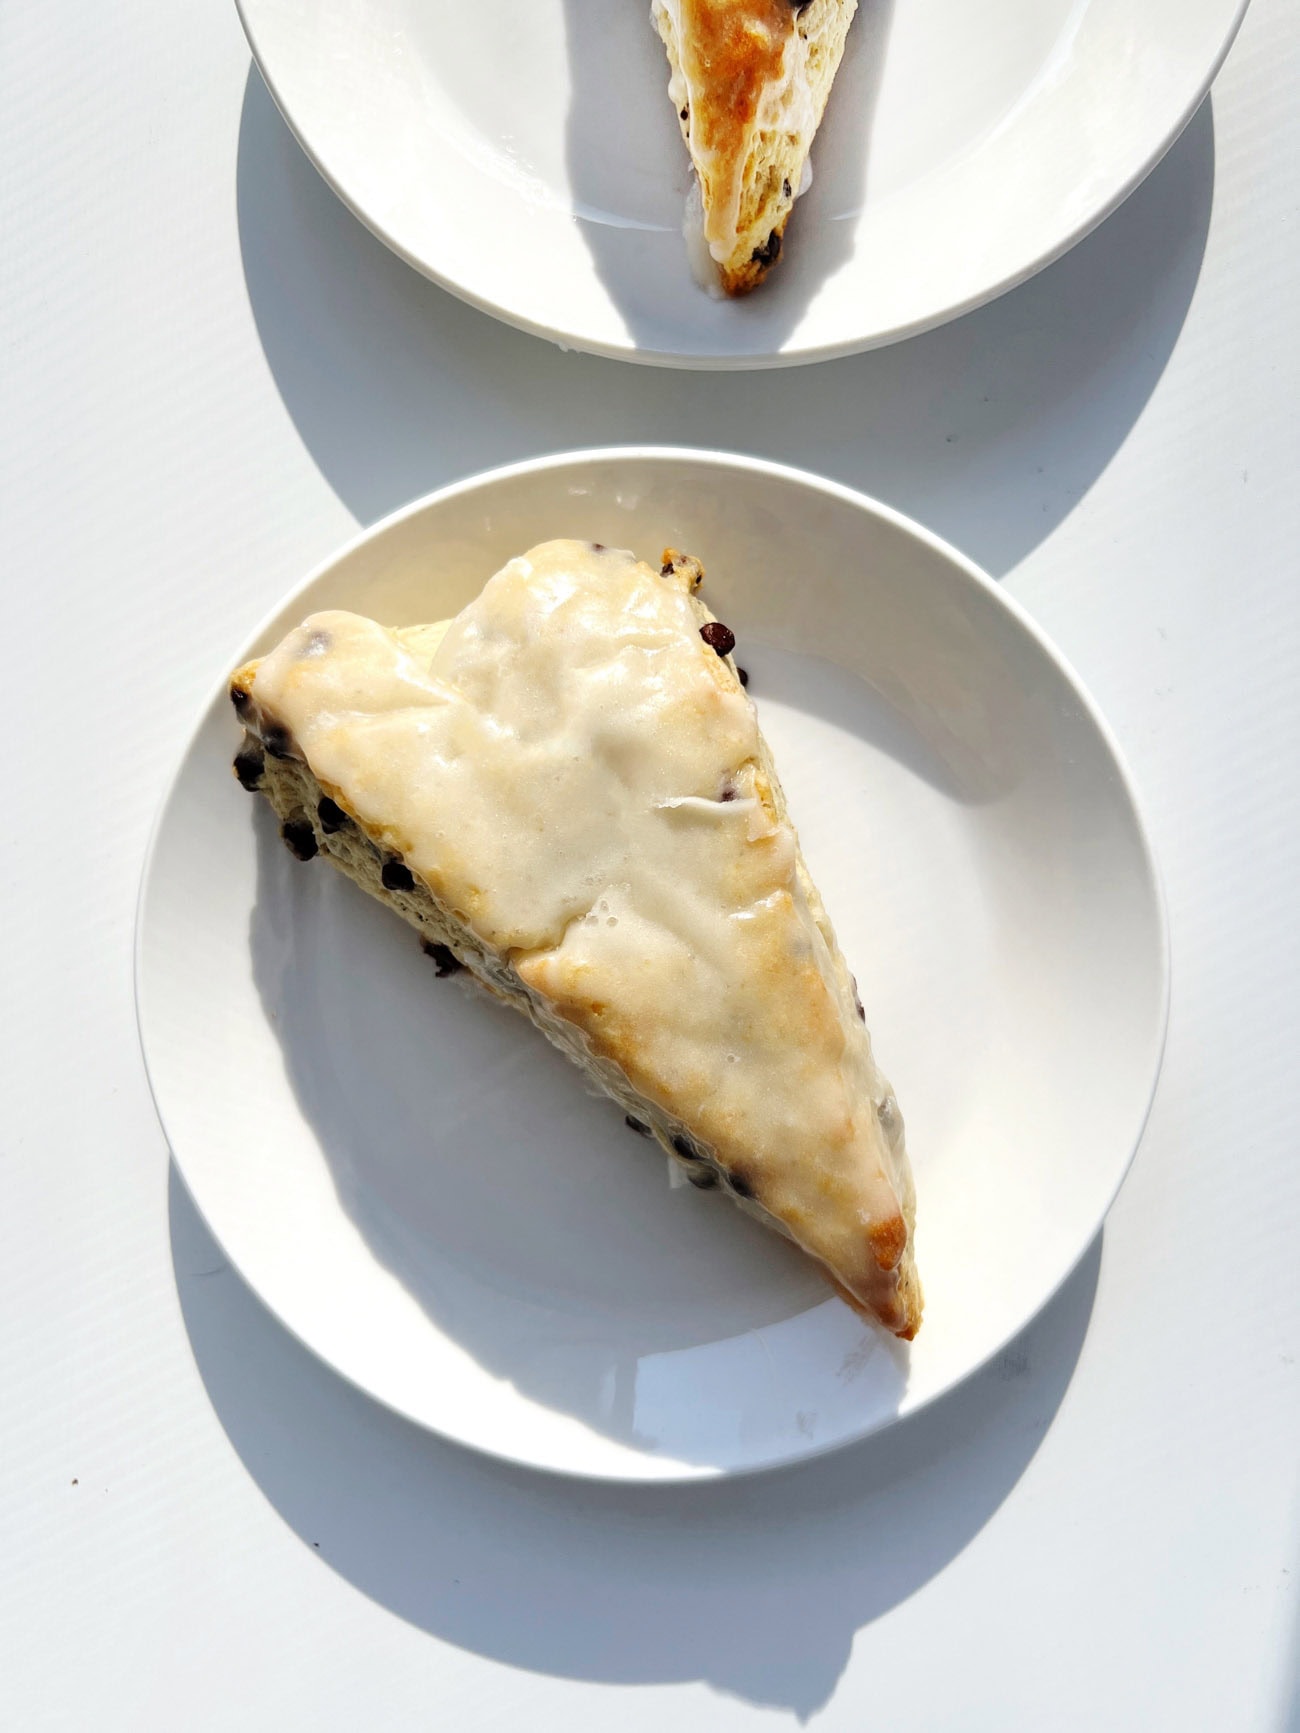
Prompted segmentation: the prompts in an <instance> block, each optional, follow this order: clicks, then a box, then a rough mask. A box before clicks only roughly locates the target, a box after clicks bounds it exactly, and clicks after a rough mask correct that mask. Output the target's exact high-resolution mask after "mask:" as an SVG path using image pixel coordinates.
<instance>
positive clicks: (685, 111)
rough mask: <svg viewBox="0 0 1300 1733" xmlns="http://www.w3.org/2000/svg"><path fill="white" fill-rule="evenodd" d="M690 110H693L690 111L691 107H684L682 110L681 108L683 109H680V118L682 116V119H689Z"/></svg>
mask: <svg viewBox="0 0 1300 1733" xmlns="http://www.w3.org/2000/svg"><path fill="white" fill-rule="evenodd" d="M690 112H691V111H690V109H689V108H683V109H682V110H681V111H680V115H679V118H680V119H682V120H686V119H688V118H689V116H690Z"/></svg>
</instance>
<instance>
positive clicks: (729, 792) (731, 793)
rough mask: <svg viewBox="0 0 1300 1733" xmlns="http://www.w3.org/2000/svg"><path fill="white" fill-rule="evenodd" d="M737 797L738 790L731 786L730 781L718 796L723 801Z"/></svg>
mask: <svg viewBox="0 0 1300 1733" xmlns="http://www.w3.org/2000/svg"><path fill="white" fill-rule="evenodd" d="M735 798H736V791H735V789H734V788H733V787H732V786H731V784H730V783H728V784H727V786H726V787H725V788H724V789H723V791H722V793H721V794H720V795H719V796H718V799H719V800H721V801H728V800H734V799H735Z"/></svg>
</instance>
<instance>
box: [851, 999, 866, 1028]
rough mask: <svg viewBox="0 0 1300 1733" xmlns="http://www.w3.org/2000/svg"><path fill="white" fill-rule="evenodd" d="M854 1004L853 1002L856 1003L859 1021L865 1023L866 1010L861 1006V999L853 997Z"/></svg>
mask: <svg viewBox="0 0 1300 1733" xmlns="http://www.w3.org/2000/svg"><path fill="white" fill-rule="evenodd" d="M854 1004H855V1005H856V1006H857V1008H858V1019H859V1021H860V1022H863V1023H865V1022H866V1020H867V1013H866V1011H865V1009H864V1008H863V1004H862V1001H861V999H855V1000H854Z"/></svg>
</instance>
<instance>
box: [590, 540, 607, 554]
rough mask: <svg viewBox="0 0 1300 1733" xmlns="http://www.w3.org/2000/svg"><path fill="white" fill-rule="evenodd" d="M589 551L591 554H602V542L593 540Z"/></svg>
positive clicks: (603, 548) (603, 549)
mask: <svg viewBox="0 0 1300 1733" xmlns="http://www.w3.org/2000/svg"><path fill="white" fill-rule="evenodd" d="M591 551H592V553H593V554H603V553H604V551H605V544H604V542H593V543H592V544H591Z"/></svg>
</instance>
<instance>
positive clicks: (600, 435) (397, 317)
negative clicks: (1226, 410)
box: [237, 71, 1214, 576]
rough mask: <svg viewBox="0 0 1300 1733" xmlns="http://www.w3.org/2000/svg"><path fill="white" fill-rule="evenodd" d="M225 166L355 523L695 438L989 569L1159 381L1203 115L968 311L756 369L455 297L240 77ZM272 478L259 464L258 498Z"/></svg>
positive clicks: (262, 285)
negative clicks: (814, 362)
mask: <svg viewBox="0 0 1300 1733" xmlns="http://www.w3.org/2000/svg"><path fill="white" fill-rule="evenodd" d="M669 118H671V117H669ZM237 175H238V182H237V213H238V223H239V237H240V245H241V249H242V255H243V265H244V273H245V278H246V281H247V286H248V294H249V299H250V302H251V306H252V311H253V316H254V319H255V321H256V325H257V330H258V334H259V336H260V338H261V341H262V345H263V348H264V350H265V353H266V357H267V361H268V364H269V366H270V370H271V373H272V376H273V378H274V380H275V383H276V385H277V386H278V388H279V391H280V393H281V396H282V397H283V400H284V403H285V406H286V408H287V410H288V412H289V414H290V416H291V417H292V418H293V421H294V423H295V425H296V426H297V428H298V431H299V433H300V434H301V436H302V439H303V441H304V444H305V445H306V447H307V449H308V450H309V451H310V453H311V455H312V457H313V458H314V459H315V461H316V463H317V464H318V465H319V467H320V469H321V472H322V474H323V475H324V476H325V478H326V480H327V481H328V482H329V483H330V485H331V486H332V487H333V488H334V489H335V491H336V492H337V493H338V495H339V497H340V498H341V499H342V500H343V501H344V503H345V504H346V505H347V506H348V507H349V508H350V509H351V511H352V512H354V513H355V515H356V516H357V517H358V518H359V519H360V520H362V521H363V522H369V521H373V520H374V519H375V518H377V517H380V516H382V515H383V514H384V513H385V512H387V511H389V510H391V509H392V508H394V507H396V506H398V505H400V504H402V503H403V502H405V501H406V500H408V499H410V498H412V497H414V496H416V495H418V494H421V493H424V492H426V491H428V490H429V489H431V488H434V487H437V486H440V485H442V484H443V483H445V482H447V481H449V480H452V479H455V478H456V477H459V476H464V475H468V474H470V473H472V472H473V471H474V470H476V469H479V468H482V467H484V466H487V465H493V464H498V463H503V462H507V461H510V460H512V459H515V458H522V457H529V456H533V455H535V454H538V453H541V452H545V451H558V450H564V449H566V448H573V447H576V446H587V445H599V444H604V443H627V442H637V443H642V442H657V443H666V444H690V445H696V446H716V447H720V448H723V449H732V450H743V451H752V452H755V453H758V454H759V455H762V456H765V457H772V458H776V459H780V460H782V461H785V462H790V463H794V464H798V465H801V466H803V467H805V468H809V469H814V470H818V471H820V472H822V473H824V474H826V475H829V476H832V477H834V478H835V479H837V480H839V481H843V482H846V483H848V484H849V485H851V486H854V487H859V488H862V489H864V490H865V491H866V492H868V493H870V494H873V495H875V496H876V497H877V498H879V499H882V500H884V501H886V502H887V503H889V504H890V505H893V506H896V507H898V508H899V509H900V510H902V511H905V512H908V513H910V514H911V515H913V516H915V517H917V518H919V519H921V520H922V521H923V522H925V523H926V524H927V525H928V526H929V527H930V528H931V529H934V530H936V531H937V532H939V533H940V534H941V535H944V536H946V537H947V538H949V539H950V540H951V541H953V542H955V543H957V544H958V545H959V546H960V547H962V548H963V549H964V550H965V551H966V552H967V553H968V554H970V555H971V556H972V557H973V558H974V559H976V560H978V561H979V562H980V563H981V564H983V565H984V566H985V567H986V568H987V569H988V570H990V571H991V572H993V573H994V574H995V575H998V576H1001V575H1003V574H1005V573H1006V572H1007V571H1008V570H1009V569H1010V568H1011V567H1012V566H1014V565H1015V564H1016V563H1017V562H1018V561H1019V560H1020V559H1022V558H1023V557H1024V555H1025V554H1027V553H1028V552H1029V551H1030V550H1031V549H1033V548H1034V547H1036V546H1037V545H1038V543H1039V542H1040V541H1042V540H1043V539H1044V538H1045V537H1046V536H1047V535H1048V534H1049V533H1050V532H1051V531H1052V530H1053V529H1054V528H1055V526H1056V525H1057V524H1058V523H1060V521H1061V520H1062V518H1064V517H1065V515H1066V514H1067V513H1068V512H1069V511H1070V509H1071V508H1072V507H1073V506H1074V505H1075V504H1076V503H1077V502H1078V500H1079V499H1080V498H1081V497H1082V496H1083V495H1084V494H1085V493H1086V492H1087V490H1088V488H1089V487H1090V486H1091V485H1092V483H1093V482H1094V481H1095V480H1096V479H1097V477H1098V476H1099V475H1100V474H1101V472H1102V470H1103V469H1105V467H1106V465H1107V464H1108V463H1109V462H1110V460H1111V458H1112V457H1113V456H1114V454H1115V452H1116V451H1117V450H1118V449H1119V447H1120V446H1121V445H1122V443H1123V441H1124V439H1125V438H1126V436H1127V434H1128V432H1129V430H1130V428H1131V427H1132V426H1133V424H1134V422H1135V421H1136V420H1137V419H1138V417H1139V415H1140V414H1141V412H1142V410H1143V407H1144V406H1145V404H1146V402H1147V400H1148V399H1149V397H1150V396H1151V393H1152V392H1153V391H1154V390H1155V387H1156V385H1157V384H1158V382H1159V380H1160V377H1161V374H1162V373H1163V371H1164V368H1165V365H1166V363H1167V362H1168V360H1169V356H1170V353H1171V351H1172V349H1173V347H1174V344H1175V341H1176V340H1177V337H1178V333H1179V331H1180V329H1181V328H1182V324H1183V321H1184V318H1185V317H1186V314H1187V309H1188V306H1189V304H1190V301H1191V298H1192V294H1193V291H1194V289H1195V286H1196V281H1197V276H1198V273H1199V271H1200V266H1201V258H1202V254H1203V251H1204V247H1205V240H1206V234H1207V232H1208V227H1209V219H1210V208H1211V202H1212V196H1213V189H1214V126H1213V121H1212V117H1211V108H1210V103H1209V100H1208V99H1207V101H1206V102H1205V103H1204V104H1203V105H1202V107H1201V109H1200V110H1199V111H1198V113H1197V114H1196V116H1195V117H1194V119H1193V120H1192V122H1191V124H1190V125H1189V126H1188V128H1187V130H1186V132H1185V133H1184V134H1183V136H1182V138H1181V139H1180V140H1179V141H1178V143H1177V144H1176V145H1175V146H1174V147H1173V148H1172V150H1171V151H1170V152H1169V154H1168V156H1167V157H1166V158H1165V160H1164V161H1163V162H1162V163H1161V164H1160V165H1159V166H1158V167H1157V168H1156V169H1155V170H1154V171H1153V172H1152V174H1151V176H1150V177H1149V179H1148V180H1147V181H1146V183H1145V184H1144V185H1143V186H1142V187H1140V188H1139V189H1138V191H1137V192H1136V193H1134V194H1133V196H1132V197H1131V198H1130V199H1129V200H1128V201H1127V203H1126V204H1124V205H1123V206H1121V208H1120V209H1119V210H1118V211H1117V212H1116V213H1115V214H1114V215H1113V216H1112V217H1110V218H1109V220H1108V221H1107V222H1105V223H1104V224H1103V225H1102V226H1101V227H1100V228H1099V229H1098V230H1096V232H1095V233H1094V234H1092V235H1091V236H1089V237H1088V239H1086V240H1085V241H1083V242H1081V243H1080V244H1079V245H1078V246H1077V247H1076V248H1074V249H1073V251H1071V252H1070V253H1068V254H1067V255H1066V256H1065V257H1064V258H1063V259H1061V260H1059V261H1058V262H1057V263H1056V264H1055V265H1053V266H1051V267H1050V268H1049V269H1048V270H1046V271H1044V272H1043V273H1042V274H1041V275H1039V276H1038V277H1036V278H1034V279H1033V280H1032V281H1031V282H1029V283H1026V284H1025V285H1023V286H1022V287H1021V288H1019V289H1017V290H1015V291H1013V292H1012V293H1010V294H1008V295H1005V296H1003V297H1002V298H1001V299H1000V300H998V301H995V302H994V303H992V304H991V305H990V306H988V307H985V308H983V309H981V310H980V311H978V312H975V313H971V314H969V315H968V316H967V317H965V318H963V319H959V320H957V321H955V322H954V323H953V324H950V325H947V326H945V327H943V328H942V329H941V330H938V331H934V332H930V333H928V334H927V335H925V336H922V337H917V338H913V339H912V340H911V341H909V342H906V343H901V344H897V345H895V346H894V347H892V348H889V349H882V350H876V351H873V352H872V353H870V354H867V355H859V356H853V357H849V358H847V359H843V360H839V361H832V362H826V363H824V364H822V365H820V366H815V367H804V368H796V369H786V370H782V371H777V372H768V373H742V374H735V373H733V374H707V375H705V374H686V373H679V372H670V371H666V370H663V369H659V368H647V367H631V366H628V365H626V364H625V363H622V362H617V361H603V360H597V359H595V358H593V357H590V356H583V355H576V354H563V353H561V352H560V350H558V349H556V348H554V347H552V346H551V345H550V344H547V343H545V342H541V341H539V340H538V339H536V338H534V337H529V336H526V335H524V334H522V333H520V332H517V331H514V330H512V329H510V328H508V327H506V326H504V325H501V324H498V323H497V322H495V321H493V320H491V319H489V318H488V317H487V316H486V315H484V314H482V313H479V312H476V311H475V310H473V309H472V308H470V307H467V306H464V305H462V304H461V303H460V302H459V301H457V300H455V299H454V298H453V297H452V296H451V295H448V294H446V293H445V292H444V291H442V290H440V289H438V288H436V287H435V286H434V285H432V284H431V283H428V282H426V281H425V280H424V279H423V278H422V277H420V276H418V275H417V273H416V272H414V271H413V270H411V269H410V268H409V267H408V266H406V265H404V264H403V263H402V262H401V261H400V260H399V259H398V258H396V257H395V256H394V255H393V254H392V253H390V252H389V251H388V250H387V248H385V247H384V246H383V244H382V243H381V242H379V241H377V240H375V238H374V237H373V236H372V235H370V234H369V233H368V231H367V230H366V229H364V228H363V227H362V225H361V224H360V223H358V222H357V221H356V219H355V218H353V217H352V216H351V215H350V214H349V213H348V211H347V210H346V209H345V208H344V207H343V206H342V205H341V204H340V203H339V201H338V200H337V199H336V198H335V197H334V195H333V194H332V193H331V192H330V191H329V189H328V188H327V187H326V185H325V183H324V182H323V181H322V180H321V179H320V177H319V176H318V175H317V173H316V171H315V169H314V168H313V167H312V166H311V164H310V163H309V162H308V161H307V159H306V157H305V156H304V155H303V154H302V152H301V151H300V150H299V148H298V146H297V144H296V143H295V142H294V140H293V138H292V136H291V134H290V133H289V131H288V130H287V128H286V127H285V125H284V122H283V121H282V120H281V119H280V116H279V114H278V113H277V111H276V109H275V107H274V105H273V103H272V102H271V99H270V97H269V96H268V95H267V93H266V90H265V88H264V86H263V84H262V82H261V79H260V77H259V76H258V74H257V73H256V71H253V72H250V75H249V79H248V84H247V88H246V91H245V97H244V106H243V113H242V118H241V122H240V132H239V152H238V170H237ZM276 485H277V482H276V478H275V476H274V475H268V476H267V478H266V487H267V489H268V494H270V492H271V490H274V489H275V487H276Z"/></svg>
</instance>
